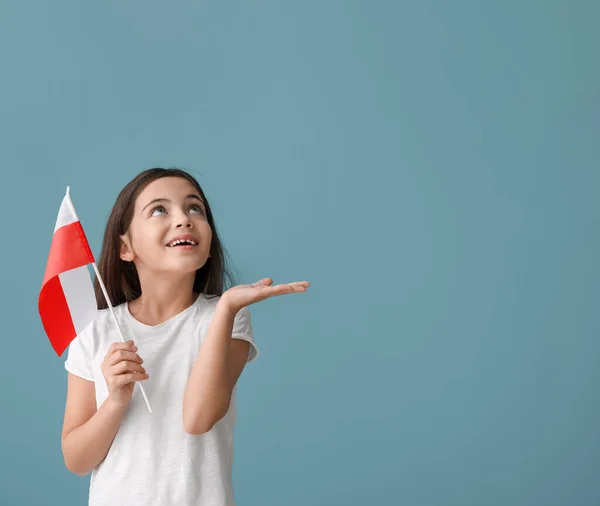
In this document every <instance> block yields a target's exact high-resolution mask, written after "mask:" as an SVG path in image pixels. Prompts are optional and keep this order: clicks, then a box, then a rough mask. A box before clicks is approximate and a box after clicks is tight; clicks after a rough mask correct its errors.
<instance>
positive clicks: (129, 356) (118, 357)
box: [107, 350, 144, 365]
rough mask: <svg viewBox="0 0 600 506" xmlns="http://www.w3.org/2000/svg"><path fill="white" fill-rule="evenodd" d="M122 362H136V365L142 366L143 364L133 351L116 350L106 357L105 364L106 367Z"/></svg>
mask: <svg viewBox="0 0 600 506" xmlns="http://www.w3.org/2000/svg"><path fill="white" fill-rule="evenodd" d="M123 360H128V361H130V362H137V363H138V364H142V363H143V362H144V361H143V360H142V358H141V357H140V356H139V355H138V354H137V353H134V352H133V351H126V350H117V351H115V352H114V353H113V354H112V355H111V356H110V357H108V359H107V363H108V365H115V364H118V363H119V362H121V361H123Z"/></svg>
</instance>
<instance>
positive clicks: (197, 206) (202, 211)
mask: <svg viewBox="0 0 600 506" xmlns="http://www.w3.org/2000/svg"><path fill="white" fill-rule="evenodd" d="M192 207H195V208H196V209H198V211H200V214H204V210H203V209H202V208H201V207H200V206H199V205H198V204H192V205H191V206H190V209H191V208H192Z"/></svg>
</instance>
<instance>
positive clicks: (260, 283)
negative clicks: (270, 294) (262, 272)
mask: <svg viewBox="0 0 600 506" xmlns="http://www.w3.org/2000/svg"><path fill="white" fill-rule="evenodd" d="M272 283H273V280H272V279H271V278H262V279H261V280H259V281H257V282H256V283H252V284H251V285H250V286H254V287H257V286H258V287H260V286H269V285H271V284H272Z"/></svg>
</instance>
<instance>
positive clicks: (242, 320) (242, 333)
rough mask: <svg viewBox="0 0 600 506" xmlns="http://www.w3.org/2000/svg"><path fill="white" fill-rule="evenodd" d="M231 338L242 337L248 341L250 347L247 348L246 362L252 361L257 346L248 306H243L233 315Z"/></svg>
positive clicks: (256, 352)
mask: <svg viewBox="0 0 600 506" xmlns="http://www.w3.org/2000/svg"><path fill="white" fill-rule="evenodd" d="M231 337H232V338H233V339H244V340H245V341H248V342H249V343H250V349H249V350H248V360H247V361H246V363H248V362H252V361H253V360H255V359H256V358H257V357H258V353H259V352H258V347H257V346H256V343H255V342H254V335H253V334H252V318H251V317H250V310H249V309H248V307H243V308H242V309H240V310H239V311H238V312H237V314H236V315H235V319H234V321H233V332H232V334H231Z"/></svg>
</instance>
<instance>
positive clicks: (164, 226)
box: [121, 177, 212, 274]
mask: <svg viewBox="0 0 600 506" xmlns="http://www.w3.org/2000/svg"><path fill="white" fill-rule="evenodd" d="M179 236H187V240H188V241H193V242H194V243H195V245H192V246H176V245H173V241H174V240H175V239H177V238H178V237H179ZM211 239H212V230H211V228H210V224H209V223H208V219H207V217H206V208H205V206H204V202H203V201H202V200H201V196H200V194H199V193H198V191H197V190H196V188H194V186H193V185H192V184H191V183H190V182H189V181H188V180H187V179H183V178H180V177H163V178H160V179H157V180H155V181H153V182H152V183H150V184H149V185H148V186H146V187H145V188H144V190H143V191H142V192H141V193H140V194H139V195H138V198H137V199H136V201H135V206H134V214H133V219H132V221H131V225H130V226H129V230H128V232H127V233H126V234H124V235H122V236H121V240H122V242H121V258H122V259H123V260H125V261H128V262H131V261H133V260H135V265H136V268H137V269H138V271H139V270H140V269H144V270H147V271H154V272H159V271H160V272H166V271H168V272H175V273H178V274H185V273H188V272H194V271H196V270H198V269H200V268H201V267H202V266H203V265H204V264H205V263H206V260H207V259H208V257H209V256H210V253H209V252H210V243H211ZM188 244H189V242H188Z"/></svg>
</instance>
